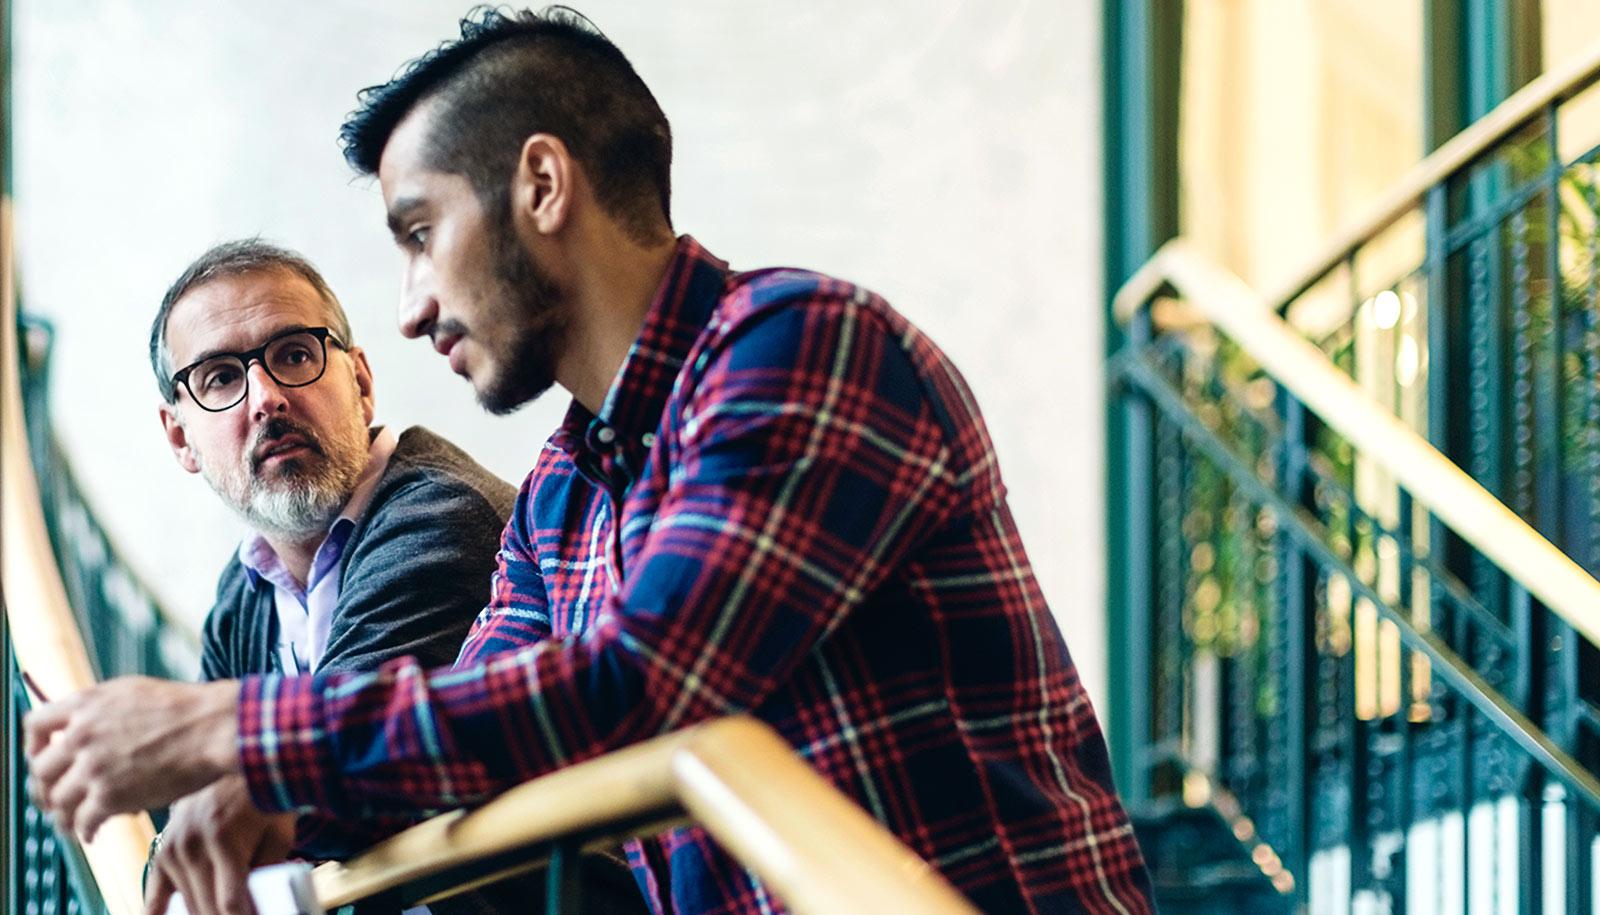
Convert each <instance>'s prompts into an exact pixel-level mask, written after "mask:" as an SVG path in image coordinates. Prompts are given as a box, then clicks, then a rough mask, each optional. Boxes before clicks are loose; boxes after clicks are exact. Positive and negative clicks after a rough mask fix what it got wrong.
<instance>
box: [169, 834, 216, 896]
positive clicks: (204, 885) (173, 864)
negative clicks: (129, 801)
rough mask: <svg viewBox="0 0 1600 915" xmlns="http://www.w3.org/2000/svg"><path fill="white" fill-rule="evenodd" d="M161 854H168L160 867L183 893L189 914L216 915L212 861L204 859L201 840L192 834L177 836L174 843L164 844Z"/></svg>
mask: <svg viewBox="0 0 1600 915" xmlns="http://www.w3.org/2000/svg"><path fill="white" fill-rule="evenodd" d="M171 828H172V827H170V826H169V827H168V829H171ZM161 851H162V852H163V853H166V852H168V851H170V852H171V854H170V855H168V857H167V859H166V860H164V861H163V862H162V864H161V866H162V869H163V870H166V871H167V873H168V874H169V875H171V877H172V881H173V883H174V884H176V885H177V887H178V892H179V893H181V894H183V902H184V905H186V906H187V907H188V909H189V915H216V913H215V910H214V909H213V908H212V905H211V883H212V877H211V861H210V859H208V858H207V857H206V854H205V846H204V844H203V843H202V842H201V839H200V837H199V836H198V835H196V834H195V833H194V832H193V831H186V832H184V833H183V834H182V835H180V836H177V837H176V841H175V842H169V843H165V844H163V845H162V847H161Z"/></svg>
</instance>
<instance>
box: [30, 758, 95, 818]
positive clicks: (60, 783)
mask: <svg viewBox="0 0 1600 915" xmlns="http://www.w3.org/2000/svg"><path fill="white" fill-rule="evenodd" d="M40 791H41V795H42V797H43V798H44V803H43V804H41V805H40V806H39V809H41V810H44V811H47V812H48V813H49V814H50V818H51V819H52V820H54V821H55V824H56V826H57V827H59V828H60V829H61V830H62V831H63V832H72V831H73V830H72V827H73V818H74V817H75V816H77V813H78V807H79V806H81V805H82V804H83V799H84V796H85V795H87V794H88V793H89V785H88V783H87V782H85V781H84V780H83V779H82V778H80V777H79V775H78V773H77V772H75V771H69V772H67V773H66V774H65V775H63V776H61V778H60V779H58V780H57V781H56V782H55V784H53V785H42V786H40Z"/></svg>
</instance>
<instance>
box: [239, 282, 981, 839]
mask: <svg viewBox="0 0 1600 915" xmlns="http://www.w3.org/2000/svg"><path fill="white" fill-rule="evenodd" d="M705 365H706V367H705V369H704V371H703V373H702V374H701V376H700V380H699V382H698V384H697V385H696V386H695V388H694V390H693V393H692V394H691V395H690V396H689V397H688V399H687V403H685V404H684V405H683V407H682V413H681V414H680V415H677V416H673V417H669V420H670V421H669V422H668V423H667V426H668V428H669V430H672V432H671V434H673V435H675V436H677V441H675V442H674V445H675V446H676V447H675V452H674V453H675V454H676V458H675V460H674V462H673V465H672V467H671V468H670V474H671V482H670V484H669V486H668V489H667V491H666V493H665V494H664V496H663V498H662V500H661V503H660V506H659V508H658V510H657V512H656V515H655V517H654V519H653V521H652V523H651V525H650V529H649V531H648V533H647V534H645V535H644V540H643V542H642V544H641V545H640V546H639V547H638V549H637V552H636V553H634V555H633V558H632V559H630V560H629V561H628V569H627V572H628V574H627V578H626V583H625V585H624V587H623V588H622V590H621V591H620V592H619V593H618V594H616V595H614V596H613V598H612V599H611V600H610V601H609V602H608V603H607V605H606V607H605V608H604V610H602V612H601V613H600V614H599V615H598V617H597V619H596V620H595V622H594V624H593V625H592V626H591V627H590V628H589V629H588V630H586V631H585V632H584V633H583V634H582V635H581V636H577V637H573V638H564V639H547V640H544V641H542V642H540V643H538V644H536V645H533V646H531V647H528V648H524V649H521V650H518V651H515V652H511V653H506V654H499V655H493V656H488V657H484V658H482V659H481V660H479V661H478V662H477V663H475V664H473V665H471V666H468V667H464V668H459V669H456V670H451V671H436V672H433V673H429V672H427V671H425V670H423V669H422V668H421V667H419V666H418V665H417V664H415V663H413V662H409V661H401V662H397V663H395V664H391V665H388V666H386V667H385V668H383V669H382V670H380V671H379V672H377V673H374V674H369V675H365V676H358V677H328V676H315V677H310V678H293V679H287V678H280V677H264V678H259V679H252V680H246V681H245V682H244V683H243V685H242V687H241V703H240V712H239V715H240V717H239V728H240V754H241V761H242V763H243V766H244V769H245V772H246V775H247V777H248V780H249V782H250V784H251V787H252V791H253V792H254V793H255V795H256V798H257V802H258V803H259V804H261V805H262V806H263V807H266V808H268V809H278V810H283V809H312V808H315V809H322V810H332V811H338V812H341V813H345V814H363V813H367V812H370V811H382V810H387V809H406V808H414V807H416V806H418V805H425V806H438V807H442V806H455V805H459V804H463V803H469V802H473V801H477V800H480V799H482V798H483V797H485V796H487V795H490V794H492V793H495V792H498V791H500V790H503V789H505V788H507V787H509V786H511V785H513V784H515V783H517V782H521V781H524V780H526V779H528V778H531V777H533V776H537V775H540V774H543V773H545V772H547V771H550V770H552V769H555V768H558V767H560V766H562V765H565V764H569V763H572V762H577V761H579V760H582V759H585V758H588V757H592V756H595V755H598V754H601V753H604V752H607V751H609V750H612V749H616V748H619V747H622V746H625V745H627V744H630V743H634V742H636V741H639V740H642V739H645V738H648V737H651V736H654V735H656V734H659V733H662V732H665V731H668V730H672V729H676V728H680V727H684V726H687V725H690V724H693V723H695V722H697V721H700V720H703V719H706V718H710V717H713V716H719V715H726V714H732V713H737V712H742V711H747V710H750V709H753V708H756V707H758V706H759V705H760V704H761V703H762V702H763V700H765V699H766V698H767V697H768V696H769V695H771V694H772V692H773V691H774V690H775V689H776V688H777V687H778V686H779V685H781V684H782V683H784V682H785V680H786V678H787V677H788V676H789V674H790V672H791V671H792V670H793V669H794V668H795V667H796V666H797V665H799V664H801V663H802V662H803V661H804V659H805V658H806V656H807V655H808V654H809V653H810V652H811V651H812V650H813V649H814V648H815V646H816V645H817V643H818V642H819V641H820V640H822V639H825V638H827V636H828V634H829V633H830V632H831V631H832V630H833V629H834V628H835V627H837V626H838V625H839V624H840V622H841V621H843V620H844V619H845V618H846V617H847V616H848V615H849V614H850V613H851V612H852V611H853V610H854V609H855V608H856V607H857V606H858V605H859V604H860V603H861V602H862V601H863V600H864V599H865V597H866V596H867V595H868V594H870V593H871V592H872V591H873V590H874V589H875V588H876V587H877V586H878V585H879V584H880V583H881V582H882V581H883V580H884V578H885V576H886V575H888V574H890V572H891V571H892V570H894V569H895V567H896V566H897V564H898V563H899V562H900V561H901V560H902V559H903V557H905V555H906V554H907V553H908V551H909V550H911V549H912V548H914V547H915V545H916V544H917V543H919V542H920V541H922V540H923V539H925V538H926V537H927V536H928V534H929V533H931V532H932V531H933V530H935V529H936V528H937V526H938V525H939V524H940V523H941V522H942V521H943V520H944V519H946V518H947V517H949V515H950V513H951V512H953V511H954V510H955V508H956V506H957V505H958V504H959V502H960V494H961V486H962V480H961V477H960V474H959V473H958V471H957V470H956V469H954V468H952V467H951V466H949V463H950V462H949V449H948V447H947V446H946V444H945V439H946V437H947V435H946V432H945V430H944V428H943V426H942V425H941V423H940V421H939V418H940V417H942V416H943V414H942V412H939V411H938V410H936V409H935V407H934V406H933V404H932V403H931V402H930V398H929V396H928V394H927V392H926V389H925V386H924V384H923V383H922V380H921V379H920V378H919V376H918V374H917V372H916V371H915V369H914V367H913V365H912V362H911V360H910V357H909V356H908V355H907V354H906V352H905V350H904V349H903V348H902V347H901V345H900V344H899V342H898V341H897V340H896V339H895V338H894V337H893V336H892V334H891V332H890V330H889V328H888V327H887V326H886V324H885V322H884V321H883V319H882V318H880V317H879V316H878V315H876V314H874V313H869V312H867V311H866V310H865V309H863V308H862V307H861V306H860V305H859V304H858V303H856V302H855V301H853V300H850V301H840V300H812V301H807V302H792V303H789V304H788V305H785V306H783V307H778V308H775V309H773V310H771V311H768V312H766V313H764V314H763V315H761V316H759V317H757V318H756V319H753V320H750V321H748V322H747V324H746V325H745V326H743V327H741V328H738V329H737V330H736V331H734V332H733V333H731V334H730V335H729V337H728V338H727V342H726V343H725V344H724V345H722V346H719V347H718V348H717V349H716V350H715V351H711V352H710V353H709V354H708V359H707V362H706V363H705Z"/></svg>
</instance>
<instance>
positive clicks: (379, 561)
mask: <svg viewBox="0 0 1600 915" xmlns="http://www.w3.org/2000/svg"><path fill="white" fill-rule="evenodd" d="M515 500H516V490H515V489H513V488H512V487H511V486H510V485H508V484H507V483H506V482H505V481H503V480H501V479H500V478H499V477H496V476H495V475H493V474H491V473H490V472H489V471H487V470H485V469H484V468H483V467H481V466H479V465H478V463H477V462H476V461H474V460H472V458H470V457H468V456H467V454H466V453H465V452H463V451H462V450H461V449H459V448H457V447H456V446H454V445H452V444H450V443H449V442H447V441H445V440H444V439H442V438H440V437H439V436H437V435H434V434H433V433H432V432H429V431H428V430H426V429H423V428H421V427H420V426H413V427H412V428H410V429H407V430H405V432H403V433H401V435H400V437H399V441H398V442H397V443H396V445H395V449H394V453H393V454H392V455H391V456H390V458H389V466H388V468H387V469H386V470H385V471H384V474H383V477H382V478H381V479H380V480H379V481H378V488H377V489H376V490H375V491H374V492H373V496H372V502H371V504H370V505H369V506H368V507H367V511H366V513H365V514H363V515H362V517H361V518H360V519H359V520H358V521H357V522H356V526H355V529H354V530H352V531H351V532H350V539H349V540H348V541H346V543H345V547H344V554H343V556H342V557H341V558H340V564H341V569H342V578H341V581H340V588H339V600H338V602H337V604H336V605H335V609H334V617H333V620H332V625H331V628H330V631H329V633H328V647H327V651H326V652H325V653H324V655H323V657H322V662H321V664H320V665H319V666H318V668H317V670H318V671H319V672H321V671H361V670H372V669H373V668H375V667H377V666H378V665H380V664H382V663H383V662H385V661H389V660H391V659H394V658H398V657H403V656H406V655H411V656H415V657H416V658H418V659H420V660H421V662H422V664H423V666H424V667H442V666H446V665H449V664H451V663H452V662H454V661H455V659H456V654H457V653H458V652H459V651H460V650H461V642H462V640H463V639H465V638H466V635H467V629H468V628H470V627H471V625H472V621H473V619H474V618H476V617H477V615H478V611H480V610H482V609H483V607H484V605H485V604H486V603H487V602H488V599H489V578H490V575H491V574H492V573H493V572H494V568H495V553H496V551H497V550H498V549H499V545H500V532H501V530H502V529H503V528H504V527H505V522H506V518H507V517H509V516H510V514H511V506H512V503H513V502H514V501H515ZM252 578H253V576H252V575H251V574H250V573H249V571H248V570H246V569H245V567H244V565H243V564H242V563H240V562H239V557H238V556H237V555H235V556H234V557H233V559H232V560H231V561H230V562H229V563H228V566H227V568H225V569H223V571H222V578H221V579H220V580H219V581H218V582H217V602H216V605H215V606H213V607H212V608H211V612H210V614H209V615H208V616H207V617H206V623H205V630H204V633H203V637H202V645H201V658H200V674H201V676H202V678H204V679H206V680H228V679H236V678H238V677H242V676H245V675H247V674H259V673H277V672H280V665H279V662H278V653H277V651H276V646H277V643H278V614H277V609H276V599H275V597H274V591H273V586H272V584H271V583H270V582H267V581H265V580H260V581H252Z"/></svg>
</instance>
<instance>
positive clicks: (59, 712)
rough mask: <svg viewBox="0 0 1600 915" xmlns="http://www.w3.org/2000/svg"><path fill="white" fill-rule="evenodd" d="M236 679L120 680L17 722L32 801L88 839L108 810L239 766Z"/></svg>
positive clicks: (154, 801) (139, 806)
mask: <svg viewBox="0 0 1600 915" xmlns="http://www.w3.org/2000/svg"><path fill="white" fill-rule="evenodd" d="M238 705H239V684H238V683H234V682H229V681H223V682H219V683H203V684H188V683H174V682H172V681H169V680H155V679H151V678H150V677H123V678H119V679H116V680H112V681H110V682H108V683H102V684H100V685H99V686H95V687H93V688H91V689H86V690H84V691H82V692H80V693H77V694H75V695H72V696H68V697H67V698H65V699H62V700H60V701H58V702H51V703H48V704H46V705H41V706H39V707H38V708H36V709H34V710H33V711H32V712H30V713H29V714H28V716H27V717H26V718H24V719H23V722H22V726H23V731H24V736H25V738H26V744H27V753H28V768H29V771H30V772H31V773H32V776H33V780H32V785H31V788H30V790H31V792H32V794H33V800H34V803H35V804H37V805H38V806H39V808H40V809H41V810H44V811H46V812H48V813H50V814H52V815H54V817H55V820H56V823H57V824H58V825H60V826H61V827H63V828H65V829H70V830H71V831H72V832H75V833H77V835H78V836H79V838H81V839H82V840H83V841H85V842H87V841H89V840H90V839H91V838H93V837H94V833H95V830H97V829H99V828H100V824H101V823H103V822H105V820H106V818H107V817H110V816H113V815H115V814H118V813H129V812H131V811H134V810H147V809H149V808H151V807H159V806H161V805H163V804H168V803H171V802H172V801H175V800H177V799H178V798H180V797H183V796H184V795H186V794H189V793H191V792H193V791H196V790H198V789H200V788H203V787H205V786H206V785H209V784H210V783H212V782H214V781H216V780H217V779H219V778H221V777H223V776H224V775H229V774H236V773H238V772H239V757H238V750H237V748H236V747H235V744H236V743H237V742H238V734H239V725H238V720H237V717H236V716H237V715H238Z"/></svg>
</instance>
